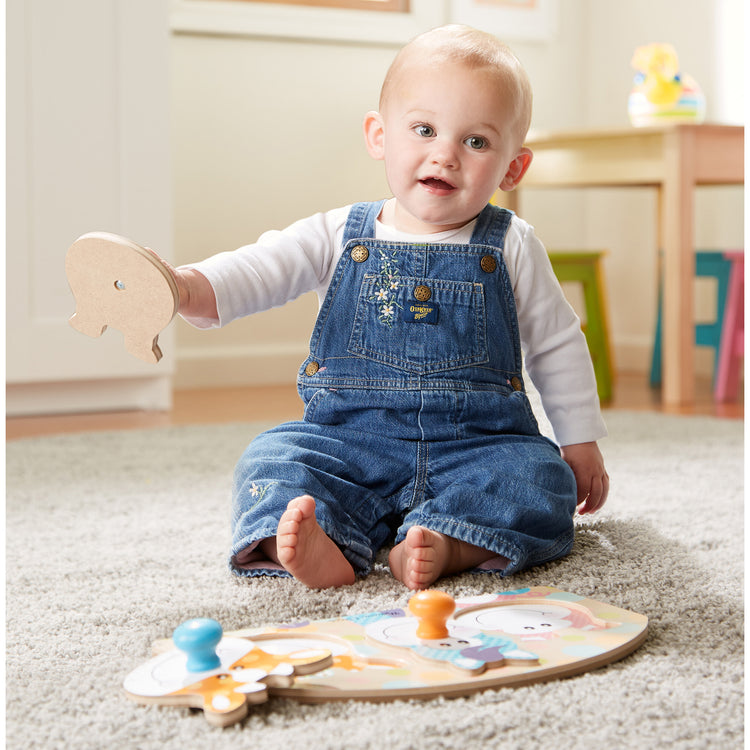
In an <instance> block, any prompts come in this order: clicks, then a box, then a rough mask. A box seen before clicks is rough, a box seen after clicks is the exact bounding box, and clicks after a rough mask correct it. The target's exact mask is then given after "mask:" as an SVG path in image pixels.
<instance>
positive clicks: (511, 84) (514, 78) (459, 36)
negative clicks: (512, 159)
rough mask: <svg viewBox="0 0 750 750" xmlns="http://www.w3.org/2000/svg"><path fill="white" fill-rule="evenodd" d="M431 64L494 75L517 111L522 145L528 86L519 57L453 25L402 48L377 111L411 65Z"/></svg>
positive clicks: (527, 120)
mask: <svg viewBox="0 0 750 750" xmlns="http://www.w3.org/2000/svg"><path fill="white" fill-rule="evenodd" d="M415 61H416V62H418V63H423V64H424V63H425V62H428V63H429V64H430V65H439V64H440V63H458V64H461V65H465V66H466V67H468V68H470V69H483V70H488V71H490V72H491V73H493V74H494V75H495V76H496V77H497V79H498V80H499V81H500V83H501V85H502V88H503V91H504V93H505V94H506V95H507V94H510V97H511V100H512V104H513V105H514V106H515V110H516V121H515V126H516V130H517V133H518V135H519V138H520V142H523V140H524V138H525V137H526V133H527V132H528V130H529V125H530V124H531V106H532V91H531V83H530V82H529V78H528V76H527V75H526V71H525V70H524V69H523V66H522V65H521V63H520V61H519V60H518V58H517V57H516V56H515V55H514V54H513V52H512V51H511V50H510V48H509V47H507V46H506V45H505V44H503V43H502V42H501V41H500V40H499V39H498V38H497V37H495V36H493V35H492V34H488V33H486V32H484V31H479V30H478V29H474V28H472V27H471V26H462V25H459V24H452V25H449V26H440V27H439V28H437V29H433V30H432V31H427V32H425V33H424V34H420V35H419V36H418V37H416V38H415V39H413V40H412V41H411V42H409V43H408V44H407V45H406V46H404V47H402V48H401V50H400V51H399V52H398V54H397V55H396V57H395V58H394V60H393V62H392V63H391V66H390V68H389V69H388V72H387V73H386V76H385V80H384V81H383V86H382V88H381V90H380V109H381V110H382V109H383V108H384V106H385V104H386V102H387V100H388V96H389V94H390V91H391V90H392V88H393V85H394V82H395V81H396V80H397V79H398V78H399V77H400V76H401V75H402V74H403V73H405V72H407V71H408V68H409V66H410V65H412V64H413V63H414V62H415Z"/></svg>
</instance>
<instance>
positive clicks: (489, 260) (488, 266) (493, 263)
mask: <svg viewBox="0 0 750 750" xmlns="http://www.w3.org/2000/svg"><path fill="white" fill-rule="evenodd" d="M479 266H480V267H481V269H482V270H483V271H484V272H485V273H494V272H495V269H496V268H497V260H495V257H494V256H492V255H483V256H482V259H481V260H480V261H479Z"/></svg>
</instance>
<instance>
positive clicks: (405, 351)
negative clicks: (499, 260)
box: [348, 274, 488, 374]
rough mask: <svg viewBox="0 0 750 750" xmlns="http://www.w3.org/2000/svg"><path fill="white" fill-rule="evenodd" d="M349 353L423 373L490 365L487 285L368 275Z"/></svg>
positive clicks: (350, 340)
mask: <svg viewBox="0 0 750 750" xmlns="http://www.w3.org/2000/svg"><path fill="white" fill-rule="evenodd" d="M348 352H349V353H350V354H355V355H358V356H361V357H366V358H367V359H371V360H374V361H376V362H381V363H384V364H387V365H392V366H393V367H397V368H400V369H402V370H407V371H409V372H414V373H420V374H427V373H434V372H440V371H444V370H451V369H456V368H460V367H467V366H470V365H479V364H483V363H486V362H487V361H488V354H487V323H486V315H485V300H484V286H483V285H482V284H478V283H475V282H471V281H451V280H446V279H423V278H418V277H408V276H401V277H399V278H398V280H397V283H396V284H391V285H389V286H384V284H383V277H382V275H376V274H366V275H365V276H364V277H363V279H362V285H361V287H360V292H359V297H358V299H357V309H356V313H355V318H354V324H353V326H352V333H351V336H350V338H349V345H348Z"/></svg>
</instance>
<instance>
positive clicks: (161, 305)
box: [65, 232, 179, 363]
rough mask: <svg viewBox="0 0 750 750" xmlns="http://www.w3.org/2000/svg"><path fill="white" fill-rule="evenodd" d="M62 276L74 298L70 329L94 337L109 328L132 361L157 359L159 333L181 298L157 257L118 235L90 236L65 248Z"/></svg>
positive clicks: (152, 361) (153, 360) (154, 360)
mask: <svg viewBox="0 0 750 750" xmlns="http://www.w3.org/2000/svg"><path fill="white" fill-rule="evenodd" d="M65 272H66V274H67V277H68V284H69V285H70V288H71V291H72V292H73V296H74V297H75V299H76V311H75V313H74V314H73V315H72V317H71V318H70V321H69V322H70V325H71V326H73V328H75V329H76V330H77V331H80V332H81V333H85V334H86V335H87V336H92V337H98V336H101V335H102V333H104V331H105V330H106V329H107V327H108V326H111V327H112V328H116V329H117V330H118V331H120V332H121V333H122V334H123V336H124V343H125V349H126V350H127V351H128V352H130V354H132V355H133V356H135V357H138V358H139V359H142V360H144V361H145V362H151V363H156V362H158V361H159V360H160V359H161V356H162V353H161V349H159V345H158V343H157V342H158V338H159V334H160V333H161V331H163V330H164V328H166V326H167V325H168V324H169V323H170V321H171V320H172V318H174V316H175V315H176V314H177V309H178V307H179V294H178V291H177V285H176V283H175V281H174V279H173V278H172V274H171V273H170V272H169V270H168V269H167V268H166V267H165V265H164V264H163V263H162V261H161V259H160V258H159V257H158V256H157V255H156V254H155V253H153V252H151V251H150V250H148V249H146V248H144V247H141V246H140V245H137V244H136V243H135V242H132V241H131V240H129V239H126V238H125V237H120V236H119V235H116V234H109V233H106V232H91V233H89V234H84V235H83V236H82V237H79V238H78V239H77V240H76V241H75V242H74V243H73V244H72V245H71V246H70V248H69V249H68V253H67V255H66V257H65Z"/></svg>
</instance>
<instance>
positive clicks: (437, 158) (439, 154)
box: [432, 139, 458, 167]
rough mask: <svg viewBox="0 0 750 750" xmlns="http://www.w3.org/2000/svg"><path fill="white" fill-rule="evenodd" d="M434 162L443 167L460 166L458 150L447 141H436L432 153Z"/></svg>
mask: <svg viewBox="0 0 750 750" xmlns="http://www.w3.org/2000/svg"><path fill="white" fill-rule="evenodd" d="M432 161H433V163H434V164H439V165H440V166H443V167H456V166H457V165H458V149H457V148H456V147H455V145H454V144H453V143H451V142H450V141H447V140H443V141H440V140H438V139H436V142H435V145H434V147H433V151H432Z"/></svg>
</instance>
